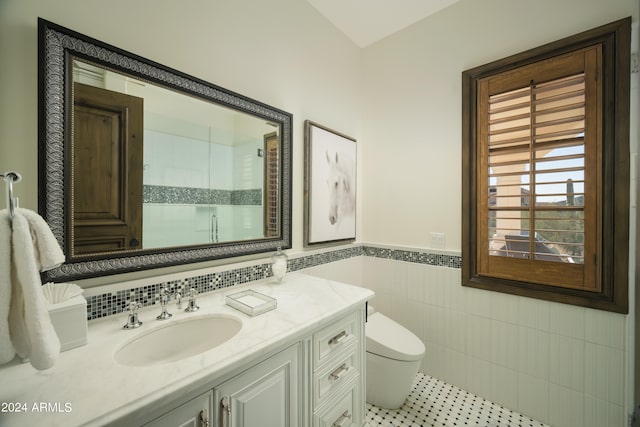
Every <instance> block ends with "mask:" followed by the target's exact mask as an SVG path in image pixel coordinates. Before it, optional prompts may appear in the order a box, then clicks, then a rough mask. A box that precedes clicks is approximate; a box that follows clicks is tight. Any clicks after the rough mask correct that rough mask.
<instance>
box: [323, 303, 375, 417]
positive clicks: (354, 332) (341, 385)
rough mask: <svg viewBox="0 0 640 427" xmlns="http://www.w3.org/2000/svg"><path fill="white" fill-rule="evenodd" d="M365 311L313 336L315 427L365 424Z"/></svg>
mask: <svg viewBox="0 0 640 427" xmlns="http://www.w3.org/2000/svg"><path fill="white" fill-rule="evenodd" d="M364 345H365V343H364V310H358V311H355V312H353V313H351V314H349V315H348V316H345V317H343V318H341V319H339V320H337V321H335V322H333V323H331V324H330V325H328V326H325V327H324V328H322V329H321V330H320V331H318V332H316V333H314V334H313V344H312V347H313V357H312V366H313V373H312V375H313V380H312V388H313V392H312V395H313V406H312V407H313V426H314V427H325V426H326V427H346V426H352V425H353V426H361V425H362V424H363V423H364V413H365V403H364V393H365V382H364V381H365V375H364V366H365V365H364V357H365V353H364Z"/></svg>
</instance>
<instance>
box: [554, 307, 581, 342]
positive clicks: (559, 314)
mask: <svg viewBox="0 0 640 427" xmlns="http://www.w3.org/2000/svg"><path fill="white" fill-rule="evenodd" d="M549 330H550V332H552V333H554V334H559V335H564V336H565V337H573V338H578V339H584V337H585V308H584V307H577V306H574V305H568V304H560V303H551V306H550V311H549Z"/></svg>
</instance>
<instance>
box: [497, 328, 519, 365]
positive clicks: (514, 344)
mask: <svg viewBox="0 0 640 427" xmlns="http://www.w3.org/2000/svg"><path fill="white" fill-rule="evenodd" d="M518 350H519V345H518V325H514V324H512V323H507V322H501V321H498V320H492V321H491V361H492V362H493V363H495V364H497V365H500V366H502V367H505V368H509V369H511V370H514V371H515V370H517V369H518Z"/></svg>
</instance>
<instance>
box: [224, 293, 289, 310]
mask: <svg viewBox="0 0 640 427" xmlns="http://www.w3.org/2000/svg"><path fill="white" fill-rule="evenodd" d="M226 304H227V305H228V306H230V307H233V308H235V309H236V310H240V311H241V312H243V313H244V314H248V315H249V316H257V315H258V314H262V313H265V312H267V311H270V310H273V309H274V308H276V307H277V306H278V302H277V301H276V300H275V299H273V298H271V297H270V296H267V295H264V294H261V293H260V292H256V291H254V290H252V289H247V290H246V291H241V292H238V293H235V294H231V295H227V298H226Z"/></svg>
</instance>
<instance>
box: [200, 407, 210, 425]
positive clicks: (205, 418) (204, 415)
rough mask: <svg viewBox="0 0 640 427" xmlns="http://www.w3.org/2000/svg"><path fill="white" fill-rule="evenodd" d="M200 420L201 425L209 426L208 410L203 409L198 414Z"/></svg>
mask: <svg viewBox="0 0 640 427" xmlns="http://www.w3.org/2000/svg"><path fill="white" fill-rule="evenodd" d="M198 421H199V422H200V424H199V426H200V427H209V416H208V415H207V410H206V409H203V410H202V411H200V413H199V414H198Z"/></svg>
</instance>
